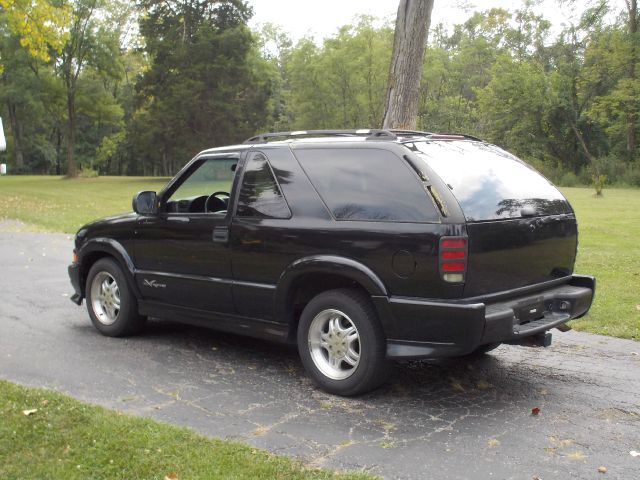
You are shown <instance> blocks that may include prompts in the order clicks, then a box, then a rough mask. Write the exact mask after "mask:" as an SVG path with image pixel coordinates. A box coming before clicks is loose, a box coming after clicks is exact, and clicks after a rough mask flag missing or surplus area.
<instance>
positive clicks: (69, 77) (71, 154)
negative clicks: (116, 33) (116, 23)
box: [60, 0, 99, 177]
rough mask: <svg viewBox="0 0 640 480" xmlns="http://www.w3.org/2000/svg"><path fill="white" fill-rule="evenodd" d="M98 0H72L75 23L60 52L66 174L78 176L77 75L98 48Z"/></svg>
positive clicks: (73, 22) (73, 21)
mask: <svg viewBox="0 0 640 480" xmlns="http://www.w3.org/2000/svg"><path fill="white" fill-rule="evenodd" d="M98 2H99V0H73V3H72V5H73V13H72V23H71V28H70V32H69V38H68V40H67V42H66V43H65V45H64V48H63V49H62V54H61V56H60V73H61V77H62V79H63V81H64V86H65V89H66V94H67V176H68V177H76V176H77V175H78V167H77V165H76V159H75V143H76V128H77V124H76V95H77V93H78V79H79V78H80V73H81V72H82V69H83V68H84V67H85V63H86V62H87V60H88V59H89V56H90V54H91V50H92V48H95V46H96V45H95V42H94V38H93V37H94V35H95V30H96V24H95V15H96V12H97V10H98V8H99V5H98Z"/></svg>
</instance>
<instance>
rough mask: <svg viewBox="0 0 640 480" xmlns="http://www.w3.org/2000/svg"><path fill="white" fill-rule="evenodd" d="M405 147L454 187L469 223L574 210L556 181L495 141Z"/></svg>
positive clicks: (421, 144) (440, 143) (418, 144)
mask: <svg viewBox="0 0 640 480" xmlns="http://www.w3.org/2000/svg"><path fill="white" fill-rule="evenodd" d="M406 145H407V147H409V148H411V149H413V150H414V151H416V153H418V157H420V158H421V159H422V160H424V161H425V162H426V163H427V165H429V167H431V168H432V169H433V170H434V171H435V172H436V173H437V174H438V175H439V176H440V177H441V178H442V180H443V181H444V182H445V183H446V184H447V185H448V186H449V188H450V189H451V191H452V192H453V194H454V195H455V197H456V198H457V200H458V202H459V203H460V206H461V207H462V210H463V212H464V215H465V217H466V219H467V220H468V221H483V220H496V219H503V218H520V217H523V216H544V215H558V214H565V213H572V211H571V207H570V206H569V204H568V203H567V201H566V199H565V198H564V197H563V196H562V194H561V193H560V192H559V191H558V189H557V188H556V187H555V186H553V184H551V182H549V181H548V180H547V179H546V178H544V177H543V176H542V175H541V174H540V173H538V172H537V171H536V170H534V169H533V168H531V167H530V166H528V165H527V164H526V163H524V162H522V161H521V160H519V159H518V158H516V157H515V156H513V155H511V154H510V153H507V152H505V151H504V150H502V149H501V148H499V147H496V146H495V145H490V144H487V143H483V142H475V141H468V140H465V141H423V142H415V143H409V144H406Z"/></svg>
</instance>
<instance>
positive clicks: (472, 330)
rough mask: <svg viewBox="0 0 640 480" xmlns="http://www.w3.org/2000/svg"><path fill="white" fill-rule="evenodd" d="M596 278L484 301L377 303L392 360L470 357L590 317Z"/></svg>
mask: <svg viewBox="0 0 640 480" xmlns="http://www.w3.org/2000/svg"><path fill="white" fill-rule="evenodd" d="M594 292H595V279H594V278H593V277H588V276H582V275H573V276H572V277H570V278H568V279H563V280H560V281H553V282H548V283H546V284H541V285H536V286H533V287H527V288H525V289H518V290H516V291H513V292H502V293H501V294H498V295H491V296H487V297H485V298H475V299H466V300H462V301H451V302H433V301H428V300H424V299H419V298H405V297H390V298H387V297H374V303H375V305H376V308H377V310H378V313H379V314H380V316H381V318H382V319H383V324H384V325H385V330H387V337H388V339H387V356H388V357H390V358H429V357H432V358H433V357H450V356H458V355H466V354H468V353H471V352H473V351H474V350H475V349H476V348H478V347H479V346H481V345H484V344H487V343H494V342H501V343H513V344H519V343H527V340H530V337H532V336H534V335H538V334H541V333H542V334H543V333H544V332H546V331H547V330H549V329H551V328H553V327H556V326H558V325H560V324H563V323H565V322H567V321H569V320H571V319H575V318H580V317H582V316H583V315H585V314H586V313H587V312H588V311H589V308H590V307H591V302H592V301H593V295H594Z"/></svg>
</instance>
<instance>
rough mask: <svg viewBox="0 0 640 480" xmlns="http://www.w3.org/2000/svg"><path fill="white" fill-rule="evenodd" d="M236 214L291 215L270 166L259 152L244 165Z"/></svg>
mask: <svg viewBox="0 0 640 480" xmlns="http://www.w3.org/2000/svg"><path fill="white" fill-rule="evenodd" d="M236 215H238V216H239V217H257V218H290V217H291V212H290V211H289V207H288V206H287V202H286V201H285V200H284V197H283V196H282V192H280V188H279V187H278V184H277V182H276V179H275V177H274V176H273V172H272V171H271V167H269V163H268V162H267V159H266V158H265V156H264V155H262V154H261V153H260V154H256V155H255V156H254V157H253V158H252V159H251V160H249V162H248V163H247V165H246V167H245V172H244V177H243V179H242V186H241V188H240V196H239V198H238V210H237V213H236Z"/></svg>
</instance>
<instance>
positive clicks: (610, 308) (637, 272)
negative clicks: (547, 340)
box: [562, 188, 640, 340]
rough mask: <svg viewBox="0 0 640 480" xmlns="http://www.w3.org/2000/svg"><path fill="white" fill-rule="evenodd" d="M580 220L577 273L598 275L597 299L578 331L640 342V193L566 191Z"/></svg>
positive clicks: (619, 190)
mask: <svg viewBox="0 0 640 480" xmlns="http://www.w3.org/2000/svg"><path fill="white" fill-rule="evenodd" d="M562 192H563V193H564V194H565V195H566V196H567V198H568V199H569V201H570V202H571V205H573V208H574V209H575V211H576V216H577V218H578V230H579V242H580V243H579V246H578V261H577V265H576V273H585V274H590V275H595V277H596V281H597V284H596V299H595V301H594V303H593V307H592V308H591V311H590V312H589V314H588V315H587V316H586V317H584V318H581V319H579V320H576V321H574V322H572V323H571V326H572V327H573V328H575V329H576V330H582V331H585V332H592V333H601V334H603V335H611V336H614V337H620V338H632V339H635V340H640V190H638V189H606V190H605V191H604V195H603V196H602V197H595V196H594V194H593V192H594V191H593V190H592V189H587V188H563V189H562Z"/></svg>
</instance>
